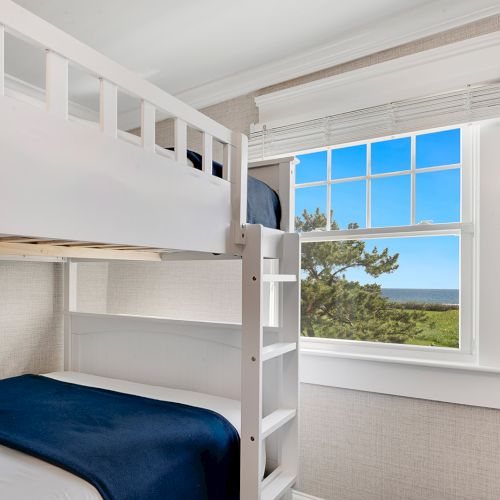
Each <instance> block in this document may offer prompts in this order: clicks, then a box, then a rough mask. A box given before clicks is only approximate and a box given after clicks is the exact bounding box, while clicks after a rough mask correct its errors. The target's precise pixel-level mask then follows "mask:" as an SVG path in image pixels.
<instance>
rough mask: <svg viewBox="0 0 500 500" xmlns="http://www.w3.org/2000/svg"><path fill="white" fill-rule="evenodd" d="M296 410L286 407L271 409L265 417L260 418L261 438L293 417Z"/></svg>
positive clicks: (264, 437) (267, 435)
mask: <svg viewBox="0 0 500 500" xmlns="http://www.w3.org/2000/svg"><path fill="white" fill-rule="evenodd" d="M296 414H297V410H290V409H288V408H279V409H278V410H275V411H273V412H272V413H271V414H269V415H268V416H267V417H264V418H263V419H262V439H266V438H267V437H269V436H270V435H271V434H272V433H273V432H274V431H277V430H278V429H279V428H280V427H282V426H283V425H285V424H286V423H287V422H289V421H290V420H292V419H293V418H295V415H296Z"/></svg>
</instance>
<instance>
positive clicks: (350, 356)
mask: <svg viewBox="0 0 500 500" xmlns="http://www.w3.org/2000/svg"><path fill="white" fill-rule="evenodd" d="M301 382H303V383H307V384H315V385H323V386H330V387H337V388H343V389H352V390H360V391H367V392H376V393H382V394H390V395H396V396H404V397H412V398H418V399H428V400H434V401H443V402H448V403H457V404H465V405H472V406H483V407H490V408H498V409H500V396H499V394H500V368H496V367H490V366H479V365H477V364H475V363H474V362H472V360H471V361H470V362H448V361H435V360H423V359H416V358H407V357H395V356H380V355H374V354H357V353H352V352H349V353H347V352H335V351H333V350H325V349H314V348H311V346H310V345H309V346H304V343H303V344H302V348H301Z"/></svg>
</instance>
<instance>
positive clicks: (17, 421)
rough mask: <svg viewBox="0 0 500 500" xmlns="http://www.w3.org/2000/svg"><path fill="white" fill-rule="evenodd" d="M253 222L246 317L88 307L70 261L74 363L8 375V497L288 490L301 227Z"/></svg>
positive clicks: (271, 499) (3, 493)
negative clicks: (208, 318)
mask: <svg viewBox="0 0 500 500" xmlns="http://www.w3.org/2000/svg"><path fill="white" fill-rule="evenodd" d="M244 230H245V232H246V245H245V246H244V249H243V255H242V271H241V280H242V321H241V323H240V324H227V323H211V322H199V321H198V322H196V321H180V320H169V319H166V318H148V317H139V316H127V315H110V314H96V313H82V312H78V310H77V303H78V300H77V295H78V286H77V283H78V276H79V273H78V266H79V264H78V262H74V261H69V262H67V263H66V264H65V311H64V312H65V314H64V319H65V321H64V324H65V338H64V361H65V370H67V371H66V372H62V373H52V374H47V375H46V376H37V375H28V376H21V377H15V378H11V379H6V380H3V381H0V470H1V474H0V498H9V499H10V500H21V499H26V498H37V499H41V500H43V499H45V498H71V499H74V500H79V499H82V500H95V499H96V498H103V499H104V500H108V499H109V500H128V499H130V500H135V499H139V498H140V499H141V500H142V499H144V500H155V499H157V498H158V499H163V498H172V499H173V500H184V499H186V498H189V499H191V498H192V499H193V500H196V499H216V500H224V499H228V500H233V499H237V498H239V499H241V500H275V499H278V498H282V496H283V495H286V494H290V492H291V487H292V486H293V484H294V482H295V479H296V474H297V467H298V418H297V417H298V414H297V412H298V397H299V393H298V388H299V384H298V335H299V299H300V279H299V263H300V245H299V236H298V235H297V234H290V233H282V232H280V231H275V230H274V231H272V230H268V229H265V228H263V227H262V226H260V225H247V226H246V227H245V228H244ZM96 251H99V250H96ZM102 258H105V254H103V255H102ZM165 265H168V264H167V263H165ZM271 289H273V290H275V292H276V293H275V294H273V295H272V294H271V291H270V290H271ZM266 300H269V301H273V302H274V303H275V304H276V309H275V311H274V314H275V315H276V319H277V320H276V321H274V322H273V326H267V325H268V323H267V322H266V305H265V302H266ZM90 374H92V375H90ZM126 380H128V382H126ZM90 387H91V388H92V389H89V388H90ZM164 410H168V411H164ZM266 451H267V454H266Z"/></svg>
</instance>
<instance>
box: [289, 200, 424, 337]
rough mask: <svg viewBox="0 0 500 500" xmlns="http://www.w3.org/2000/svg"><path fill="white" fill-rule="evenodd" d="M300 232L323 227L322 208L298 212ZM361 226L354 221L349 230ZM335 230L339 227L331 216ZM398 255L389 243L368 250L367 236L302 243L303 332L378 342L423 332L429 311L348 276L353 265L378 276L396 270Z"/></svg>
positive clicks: (297, 219)
mask: <svg viewBox="0 0 500 500" xmlns="http://www.w3.org/2000/svg"><path fill="white" fill-rule="evenodd" d="M295 224H296V229H297V231H299V232H306V231H313V230H315V229H318V228H324V227H325V225H326V217H325V215H324V214H323V213H321V212H320V210H319V209H316V211H315V212H314V213H309V212H308V211H307V210H304V212H303V214H302V216H301V217H296V221H295ZM356 227H358V226H357V225H356V224H351V225H350V229H355V228H356ZM332 229H338V225H337V223H336V222H334V221H332ZM398 258H399V254H397V253H396V254H394V255H389V251H388V249H387V248H385V249H384V250H382V251H379V250H378V249H377V248H376V247H375V248H374V249H373V250H372V251H371V252H369V251H367V250H366V245H365V243H364V242H363V241H355V240H348V241H327V242H318V243H304V244H302V307H301V309H302V311H301V312H302V335H305V336H308V337H327V338H337V339H352V340H368V341H373V342H396V343H404V342H405V341H406V340H407V339H408V338H410V337H414V336H415V335H417V334H418V333H420V332H421V328H420V327H419V324H420V325H421V324H422V322H425V321H426V319H425V314H424V313H422V312H421V311H414V310H404V309H398V308H396V307H394V304H392V303H391V302H390V301H389V300H388V299H386V298H385V297H384V296H383V295H382V293H381V287H380V285H377V284H367V285H362V284H360V283H359V282H358V281H350V280H348V279H346V272H347V271H348V270H349V269H353V268H361V269H363V270H364V271H365V272H366V273H367V274H368V275H370V276H372V277H374V278H377V277H379V276H380V275H382V274H387V273H392V272H394V271H395V270H396V269H397V268H398V267H399V266H398V263H397V262H398Z"/></svg>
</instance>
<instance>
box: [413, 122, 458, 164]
mask: <svg viewBox="0 0 500 500" xmlns="http://www.w3.org/2000/svg"><path fill="white" fill-rule="evenodd" d="M416 148H417V168H425V167H438V166H441V165H453V164H456V163H460V129H458V128H457V129H454V130H445V131H443V132H433V133H432V134H423V135H417V146H416Z"/></svg>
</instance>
